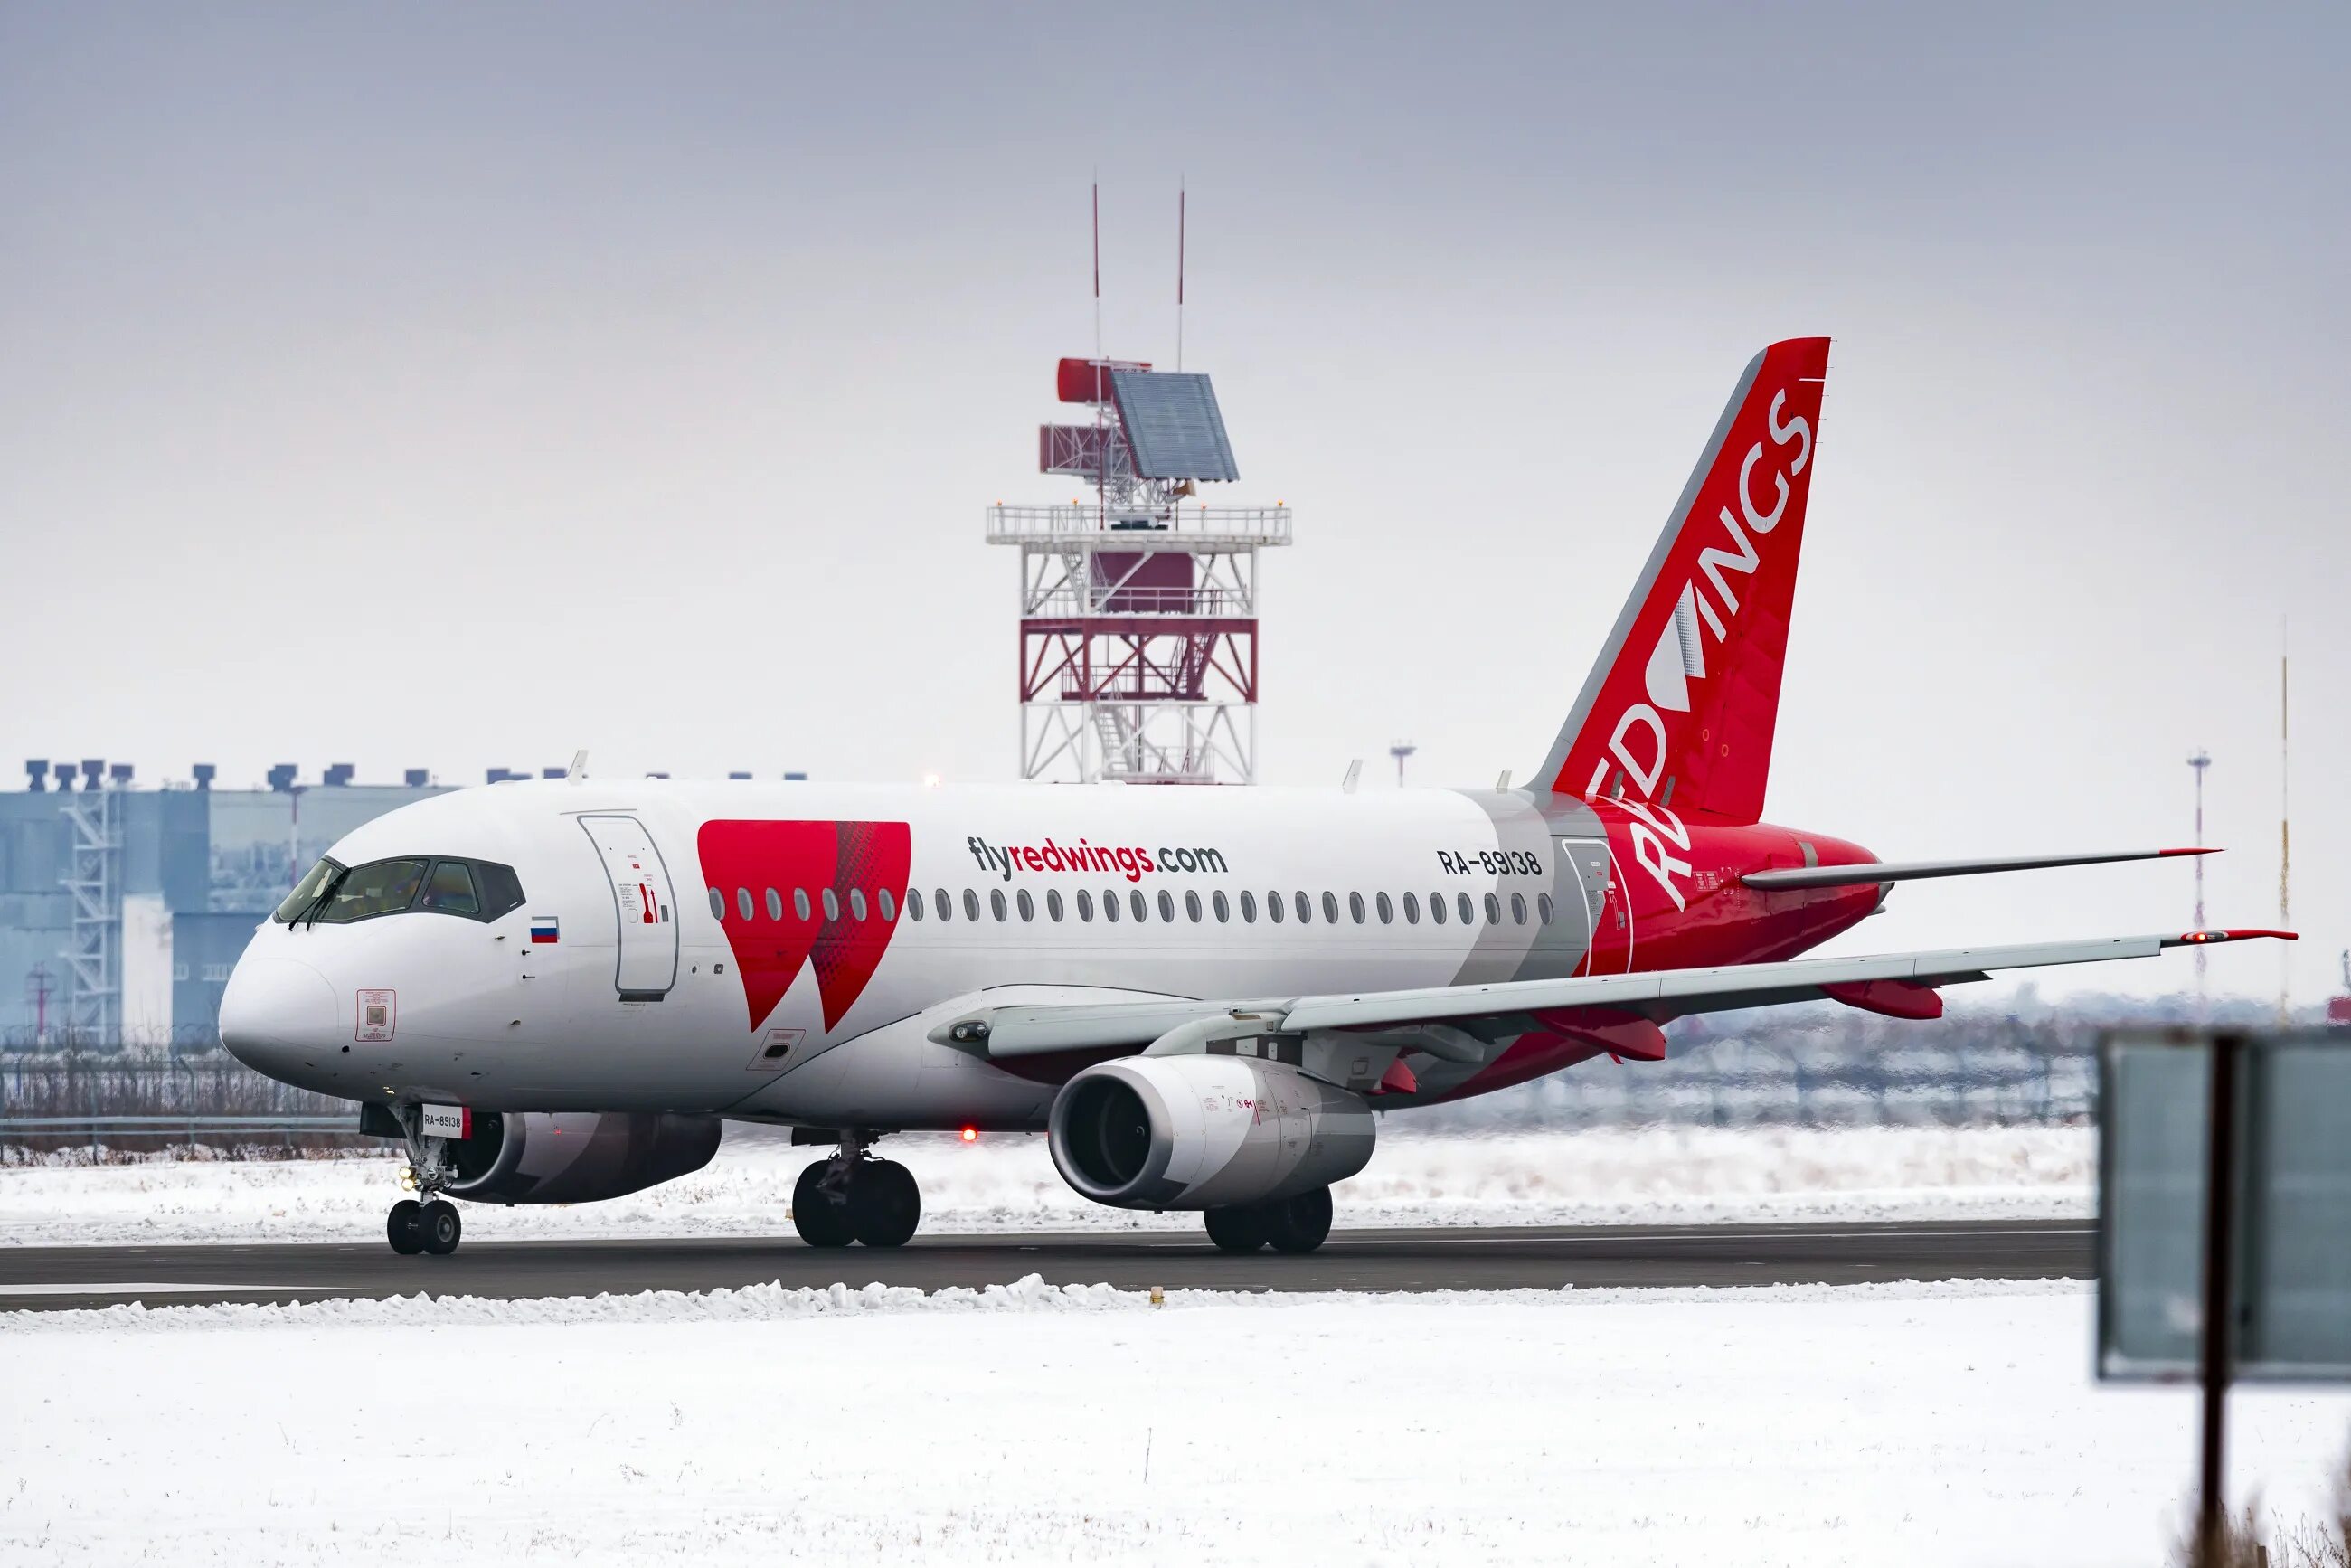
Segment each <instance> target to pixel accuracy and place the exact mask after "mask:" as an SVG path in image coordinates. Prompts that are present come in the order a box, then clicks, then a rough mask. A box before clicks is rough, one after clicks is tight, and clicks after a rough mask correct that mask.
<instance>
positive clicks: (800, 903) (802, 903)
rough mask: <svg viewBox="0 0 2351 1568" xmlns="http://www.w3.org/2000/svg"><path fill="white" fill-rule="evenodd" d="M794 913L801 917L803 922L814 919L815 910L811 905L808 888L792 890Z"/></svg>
mask: <svg viewBox="0 0 2351 1568" xmlns="http://www.w3.org/2000/svg"><path fill="white" fill-rule="evenodd" d="M792 913H793V914H794V915H799V917H800V918H801V919H802V920H808V919H811V918H813V917H814V915H815V910H814V908H813V907H812V906H811V905H810V904H809V895H808V889H807V888H804V887H796V888H794V889H792Z"/></svg>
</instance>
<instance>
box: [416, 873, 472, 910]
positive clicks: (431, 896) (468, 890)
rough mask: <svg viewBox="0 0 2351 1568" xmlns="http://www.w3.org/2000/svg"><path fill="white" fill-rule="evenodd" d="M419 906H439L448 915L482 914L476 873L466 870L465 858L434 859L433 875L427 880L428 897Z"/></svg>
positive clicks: (434, 907)
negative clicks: (476, 893)
mask: <svg viewBox="0 0 2351 1568" xmlns="http://www.w3.org/2000/svg"><path fill="white" fill-rule="evenodd" d="M416 907H417V908H419V909H437V910H439V911H440V912H441V913H442V914H444V915H479V914H480V913H481V912H482V901H481V900H480V899H478V898H476V897H475V896H474V873H472V872H470V871H468V870H466V869H465V862H464V861H434V862H433V874H432V875H431V876H429V877H426V878H425V879H424V897H423V901H422V902H420V903H419V904H417V906H416Z"/></svg>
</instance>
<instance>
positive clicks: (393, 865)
mask: <svg viewBox="0 0 2351 1568" xmlns="http://www.w3.org/2000/svg"><path fill="white" fill-rule="evenodd" d="M427 868H430V869H429V870H428V869H427ZM522 906H523V893H522V878H520V877H518V876H517V875H516V874H515V871H514V867H512V866H509V865H499V864H498V863H497V862H495V861H463V860H450V859H446V858H442V859H427V858H426V857H424V856H422V855H417V856H402V857H401V858H399V859H397V860H382V861H370V862H368V863H367V864H365V865H362V866H356V867H353V868H352V869H350V870H349V871H346V870H344V869H343V867H342V866H340V865H339V864H337V863H336V862H333V861H330V860H322V861H320V862H319V863H318V864H317V865H314V866H312V867H311V868H310V871H309V873H308V875H306V876H305V877H303V879H302V880H301V882H300V883H298V885H297V886H296V887H295V889H294V891H293V892H292V893H290V894H287V896H286V902H285V903H283V904H279V905H278V906H277V914H276V915H273V916H271V918H273V919H275V920H277V922H279V923H280V924H281V925H291V924H295V923H298V922H299V923H316V924H319V925H350V923H351V922H352V921H354V920H371V919H373V918H374V917H375V916H377V915H397V914H400V913H401V912H402V911H403V910H409V909H414V910H419V911H423V910H430V911H432V912H433V913H434V914H436V915H459V916H462V917H463V918H465V919H467V920H479V921H481V922H483V923H484V924H485V925H486V924H488V923H489V922H491V921H494V920H497V919H500V918H503V917H504V916H506V915H511V914H513V913H514V912H515V911H516V910H517V909H520V908H521V907H522Z"/></svg>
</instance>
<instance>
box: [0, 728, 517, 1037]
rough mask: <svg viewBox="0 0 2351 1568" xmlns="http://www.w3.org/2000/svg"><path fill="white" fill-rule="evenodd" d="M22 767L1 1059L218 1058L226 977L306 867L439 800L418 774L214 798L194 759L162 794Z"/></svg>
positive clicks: (7, 860)
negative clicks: (10, 1000) (89, 1052)
mask: <svg viewBox="0 0 2351 1568" xmlns="http://www.w3.org/2000/svg"><path fill="white" fill-rule="evenodd" d="M132 772H133V770H132V769H131V767H130V766H129V765H127V764H122V763H116V764H114V765H112V766H109V765H108V764H107V763H105V762H103V761H82V762H78V763H72V762H68V763H58V764H57V765H56V766H55V768H51V766H50V765H49V763H48V762H47V761H46V760H35V761H28V762H27V763H26V776H27V777H26V783H27V786H28V787H27V788H26V789H23V790H21V791H16V792H12V793H7V794H0V983H9V982H13V983H14V984H16V986H20V987H21V988H22V989H21V998H20V1000H19V1002H18V1005H17V1006H16V1007H14V1008H12V1009H8V1013H7V1014H6V1015H0V1016H6V1017H7V1024H6V1027H5V1030H0V1049H5V1050H9V1051H58V1050H64V1049H67V1048H68V1047H78V1048H82V1049H101V1050H114V1049H121V1048H129V1049H132V1050H151V1051H162V1050H163V1049H166V1048H170V1049H173V1050H179V1051H192V1050H193V1051H208V1050H211V1049H213V1048H214V1046H215V1045H216V1044H217V1043H218V1040H219V1034H218V1022H219V1017H220V998H221V992H222V991H223V990H224V989H225V988H226V986H227V984H228V974H229V969H230V967H232V966H234V965H235V962H236V958H237V955H238V954H240V953H242V952H243V951H244V950H245V945H246V939H247V938H248V937H249V936H252V934H253V928H254V926H255V925H256V923H258V922H260V921H261V920H264V919H266V918H267V916H268V914H269V912H270V911H271V910H272V909H275V908H276V907H277V903H278V901H279V900H280V899H282V898H284V897H285V896H286V894H287V890H288V889H289V888H291V887H292V886H293V885H294V881H295V879H296V877H297V876H298V875H299V874H300V872H301V868H303V867H305V866H308V864H309V863H310V862H313V861H315V860H317V859H318V858H319V856H320V855H321V854H323V853H325V852H326V851H327V848H328V846H329V845H330V844H332V843H333V842H334V841H336V840H337V839H339V838H340V837H342V836H343V835H344V834H345V833H348V832H350V831H351V830H352V829H354V828H356V827H358V826H359V825H360V823H362V822H365V821H368V820H369V819H371V818H373V817H378V816H381V815H382V814H383V813H384V812H386V811H389V810H392V809H393V808H394V807H397V806H404V805H407V804H408V803H409V802H410V801H412V800H423V799H424V798H425V797H427V796H429V795H436V794H439V793H441V792H442V791H443V789H444V787H443V786H440V785H436V784H434V783H433V782H432V781H431V780H430V779H429V777H428V776H427V774H426V773H425V772H424V770H423V769H421V768H418V769H412V770H411V771H410V772H409V773H408V774H407V775H406V777H405V779H403V780H402V782H401V783H398V784H362V783H360V782H358V781H357V780H356V779H354V778H353V776H352V775H353V769H352V768H350V767H349V766H347V765H337V766H335V767H331V768H327V769H326V770H325V772H324V773H323V774H322V775H320V776H319V779H316V780H315V781H313V782H310V783H301V782H298V768H295V767H294V766H293V765H292V764H285V765H281V766H280V767H277V768H272V769H271V770H270V775H269V782H268V785H267V786H266V788H263V789H214V787H213V784H214V768H212V767H211V766H209V765H207V764H201V763H200V764H198V765H197V766H196V767H195V768H193V770H192V774H193V777H192V779H191V780H190V781H189V782H186V783H173V784H170V785H167V786H165V787H164V788H162V789H139V788H136V787H135V786H134V784H133V777H132ZM498 774H499V776H507V777H511V775H507V774H506V772H505V770H504V769H500V770H498ZM0 1005H5V1003H0Z"/></svg>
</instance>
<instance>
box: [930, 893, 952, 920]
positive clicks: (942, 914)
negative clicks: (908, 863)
mask: <svg viewBox="0 0 2351 1568" xmlns="http://www.w3.org/2000/svg"><path fill="white" fill-rule="evenodd" d="M931 909H932V912H933V913H934V914H935V915H938V917H939V918H940V919H941V920H953V919H954V918H955V900H954V899H952V898H950V897H948V896H947V890H946V888H944V887H935V888H933V889H931Z"/></svg>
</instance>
